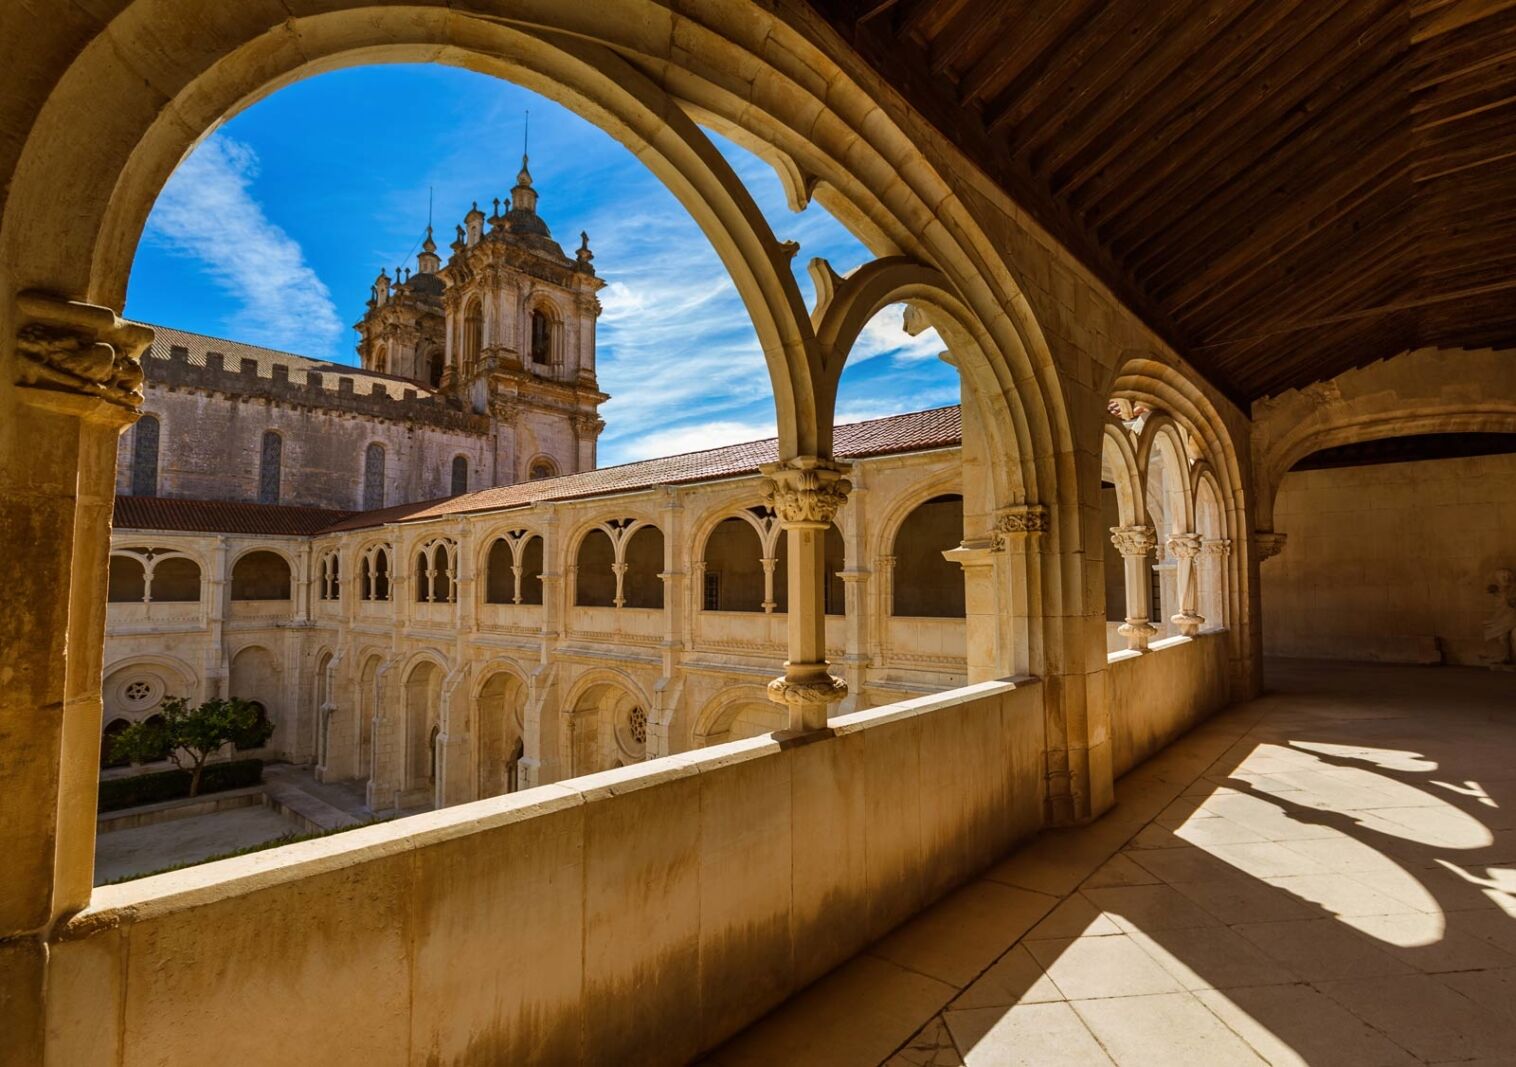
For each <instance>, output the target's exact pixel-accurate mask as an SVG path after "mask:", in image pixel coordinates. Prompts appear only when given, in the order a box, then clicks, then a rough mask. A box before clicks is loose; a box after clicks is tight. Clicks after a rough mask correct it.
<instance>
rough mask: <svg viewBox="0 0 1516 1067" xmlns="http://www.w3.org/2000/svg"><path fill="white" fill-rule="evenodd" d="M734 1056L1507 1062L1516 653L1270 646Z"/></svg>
mask: <svg viewBox="0 0 1516 1067" xmlns="http://www.w3.org/2000/svg"><path fill="white" fill-rule="evenodd" d="M1268 681H1269V686H1270V689H1271V694H1270V695H1269V696H1267V697H1265V698H1263V699H1261V700H1257V701H1253V702H1251V703H1249V704H1246V705H1242V706H1239V707H1237V708H1234V709H1231V710H1229V711H1227V712H1226V713H1224V714H1223V715H1220V716H1218V717H1216V718H1215V719H1213V720H1212V721H1211V722H1209V723H1207V724H1206V725H1205V726H1203V727H1202V728H1201V729H1199V730H1196V731H1195V732H1193V733H1192V734H1190V735H1189V736H1187V737H1186V738H1184V739H1182V740H1181V741H1180V742H1179V743H1178V744H1176V745H1174V746H1172V747H1171V748H1170V749H1169V750H1167V751H1166V752H1164V753H1162V754H1161V755H1160V756H1159V757H1157V758H1156V759H1154V760H1152V761H1150V762H1149V763H1147V764H1145V765H1144V766H1143V767H1140V768H1138V769H1137V770H1136V771H1135V772H1133V773H1132V774H1131V775H1128V776H1127V777H1126V778H1124V779H1123V780H1122V781H1121V782H1120V783H1118V790H1117V793H1118V805H1117V807H1116V809H1114V810H1113V811H1112V812H1111V813H1109V814H1108V815H1107V816H1106V817H1105V818H1103V819H1101V820H1099V821H1098V822H1097V823H1095V824H1093V825H1092V826H1089V827H1086V828H1084V829H1081V830H1076V831H1067V832H1062V833H1052V834H1045V835H1043V836H1041V837H1039V838H1038V839H1037V840H1035V841H1033V842H1032V843H1031V844H1029V845H1028V846H1027V847H1026V848H1024V849H1022V850H1021V851H1019V852H1018V853H1016V854H1015V855H1013V856H1011V857H1010V858H1008V859H1007V860H1006V861H1005V862H1003V863H1002V864H1000V865H999V866H998V867H996V868H994V869H992V870H991V871H989V872H987V873H986V874H985V876H984V877H983V878H982V879H980V880H978V881H976V882H973V883H971V884H970V885H968V886H966V887H964V888H963V889H962V890H960V891H958V892H957V893H955V894H953V895H952V896H950V897H948V898H947V899H945V900H944V901H942V902H941V903H939V904H938V905H936V906H935V907H934V908H932V909H931V910H930V911H928V912H927V913H925V914H924V915H922V916H920V917H918V918H917V919H915V920H913V921H912V922H911V923H909V924H907V925H906V926H905V927H903V928H901V929H900V930H897V931H896V932H895V933H893V934H891V935H890V936H889V937H887V938H886V939H885V940H883V941H881V942H880V943H878V944H876V945H875V946H873V947H872V948H871V949H870V950H869V951H868V952H867V953H865V954H863V955H862V956H859V957H858V958H856V959H854V960H852V961H850V962H849V963H847V964H845V965H844V966H843V967H841V968H839V969H838V970H837V971H835V972H833V973H832V974H831V975H829V976H827V977H826V978H824V979H822V980H821V981H820V982H818V983H817V984H816V985H814V986H812V987H811V988H810V989H808V990H806V991H805V992H804V993H802V994H800V995H799V996H798V997H796V998H794V999H793V1000H791V1001H790V1002H788V1003H787V1004H785V1005H783V1006H781V1007H780V1008H779V1009H778V1010H777V1011H775V1012H774V1013H773V1014H771V1015H770V1016H768V1017H767V1018H765V1019H763V1020H761V1021H760V1022H759V1023H758V1024H756V1025H755V1026H753V1027H752V1028H750V1029H749V1030H748V1031H746V1032H745V1033H743V1034H740V1035H738V1037H737V1038H735V1039H734V1040H733V1041H731V1042H729V1043H728V1044H727V1045H726V1046H724V1047H723V1048H722V1049H719V1050H717V1052H716V1054H715V1055H714V1056H713V1057H712V1060H713V1061H714V1062H718V1063H722V1064H737V1063H765V1064H772V1063H784V1064H803V1063H817V1064H829V1065H843V1064H876V1063H880V1062H888V1063H889V1064H891V1065H892V1067H893V1065H925V1064H932V1065H944V1067H946V1065H952V1067H958V1065H963V1064H968V1065H980V1064H993V1065H1002V1064H1006V1065H1010V1064H1035V1065H1057V1064H1078V1065H1088V1064H1111V1063H1115V1064H1118V1065H1121V1067H1127V1065H1137V1064H1155V1065H1157V1064H1161V1065H1165V1067H1168V1065H1176V1064H1185V1065H1188V1064H1204V1065H1222V1064H1234V1063H1235V1064H1261V1063H1270V1064H1300V1063H1308V1064H1331V1065H1334V1067H1336V1065H1343V1067H1348V1065H1359V1064H1362V1065H1378V1064H1383V1065H1390V1064H1416V1063H1455V1062H1458V1063H1478V1064H1497V1063H1499V1064H1516V675H1513V674H1509V673H1506V674H1501V673H1495V672H1488V671H1480V670H1472V669H1453V668H1446V669H1438V668H1404V667H1370V666H1345V665H1321V664H1315V665H1309V664H1304V663H1298V662H1296V663H1289V664H1275V665H1272V666H1271V669H1270V672H1269V675H1268Z"/></svg>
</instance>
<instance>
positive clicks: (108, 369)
mask: <svg viewBox="0 0 1516 1067" xmlns="http://www.w3.org/2000/svg"><path fill="white" fill-rule="evenodd" d="M16 305H17V308H16V310H17V312H18V319H19V326H18V328H17V330H16V356H17V360H16V363H17V372H16V384H18V385H20V386H24V387H27V388H31V389H38V390H42V391H45V392H53V393H71V394H74V395H76V396H83V397H89V398H94V399H98V400H103V401H105V402H106V403H108V404H113V405H115V406H116V407H119V408H124V409H126V410H127V411H129V412H132V413H136V412H137V410H138V408H139V407H140V406H141V404H142V362H141V357H142V353H143V352H144V351H145V350H146V349H147V346H148V345H149V344H151V343H152V340H153V331H152V329H151V328H150V327H147V326H140V325H138V324H137V323H134V322H127V321H125V320H124V319H122V318H120V317H119V316H118V315H117V314H116V313H115V312H113V311H111V310H110V309H109V308H104V307H97V306H96V305H94V304H84V303H80V302H78V301H75V300H60V299H58V298H56V297H52V296H48V295H47V294H44V293H38V292H26V293H22V294H21V295H20V297H18V298H17V301H16Z"/></svg>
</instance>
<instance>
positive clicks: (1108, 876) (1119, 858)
mask: <svg viewBox="0 0 1516 1067" xmlns="http://www.w3.org/2000/svg"><path fill="white" fill-rule="evenodd" d="M1158 881H1159V879H1158V878H1157V877H1156V876H1155V875H1153V874H1151V873H1150V872H1149V871H1147V870H1146V869H1145V868H1143V867H1142V866H1140V865H1139V864H1137V863H1135V862H1133V860H1132V857H1131V856H1130V855H1128V854H1127V853H1125V852H1118V853H1116V855H1114V856H1112V857H1111V858H1110V859H1108V860H1106V861H1105V863H1103V864H1101V866H1100V868H1099V869H1098V870H1097V871H1096V872H1095V873H1094V874H1092V875H1090V876H1089V877H1088V878H1086V879H1085V880H1084V882H1083V883H1082V885H1081V888H1084V889H1099V888H1100V887H1102V886H1109V885H1154V884H1156V883H1157V882H1158Z"/></svg>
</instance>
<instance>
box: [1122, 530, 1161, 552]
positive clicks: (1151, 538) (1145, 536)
mask: <svg viewBox="0 0 1516 1067" xmlns="http://www.w3.org/2000/svg"><path fill="white" fill-rule="evenodd" d="M1111 543H1112V544H1113V545H1115V546H1116V551H1118V552H1120V553H1121V554H1122V555H1123V556H1125V557H1132V556H1146V555H1147V554H1148V553H1149V552H1151V551H1153V549H1155V548H1157V547H1158V536H1157V534H1155V533H1154V532H1153V528H1152V527H1151V526H1112V527H1111Z"/></svg>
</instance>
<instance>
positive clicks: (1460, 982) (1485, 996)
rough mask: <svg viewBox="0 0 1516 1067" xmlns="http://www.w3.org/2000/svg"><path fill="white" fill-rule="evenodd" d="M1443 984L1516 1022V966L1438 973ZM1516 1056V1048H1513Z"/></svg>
mask: <svg viewBox="0 0 1516 1067" xmlns="http://www.w3.org/2000/svg"><path fill="white" fill-rule="evenodd" d="M1438 979H1439V980H1440V981H1441V982H1442V984H1443V985H1445V986H1448V987H1449V988H1451V989H1453V990H1456V991H1457V992H1459V993H1462V994H1463V995H1464V996H1466V997H1468V998H1469V999H1470V1000H1472V1001H1473V1002H1474V1003H1475V1004H1482V1005H1483V1006H1484V1007H1485V1008H1487V1009H1488V1010H1490V1011H1492V1012H1494V1013H1495V1014H1496V1015H1500V1016H1502V1017H1504V1018H1505V1019H1507V1020H1509V1021H1516V968H1509V967H1507V968H1497V969H1491V970H1484V971H1460V972H1457V973H1453V974H1442V975H1438ZM1511 1053H1512V1056H1513V1057H1516V1048H1513V1049H1512V1050H1511Z"/></svg>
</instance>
